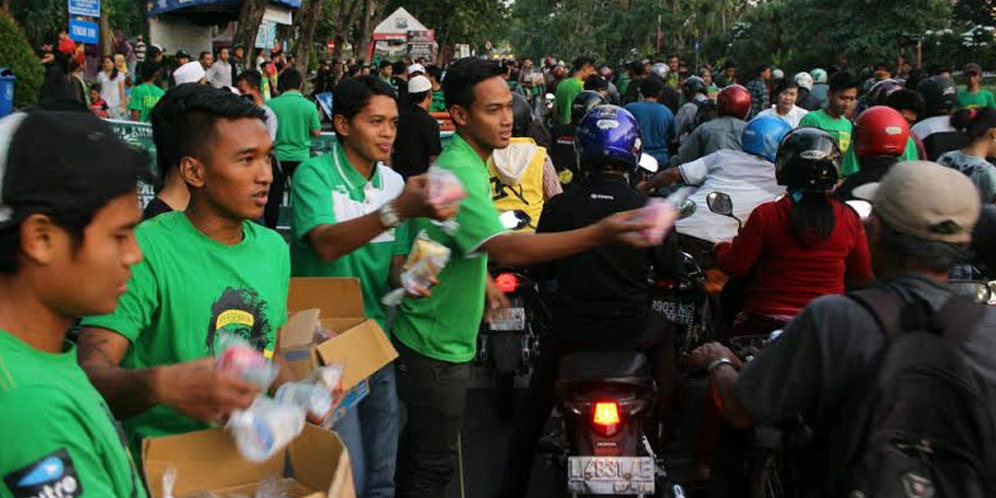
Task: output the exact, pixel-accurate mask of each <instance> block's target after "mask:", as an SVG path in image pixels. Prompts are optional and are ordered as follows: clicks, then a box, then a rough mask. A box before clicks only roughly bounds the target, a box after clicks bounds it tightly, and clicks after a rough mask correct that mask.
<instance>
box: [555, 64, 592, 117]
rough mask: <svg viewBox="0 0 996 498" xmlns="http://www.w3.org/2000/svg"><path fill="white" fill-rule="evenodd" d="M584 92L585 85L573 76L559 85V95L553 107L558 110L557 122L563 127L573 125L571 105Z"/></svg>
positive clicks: (556, 96) (557, 94)
mask: <svg viewBox="0 0 996 498" xmlns="http://www.w3.org/2000/svg"><path fill="white" fill-rule="evenodd" d="M582 91H584V83H583V82H581V80H579V79H577V78H575V77H573V76H571V77H570V78H567V79H565V80H564V81H561V82H560V83H558V84H557V93H556V94H555V95H554V97H553V106H554V107H556V108H557V122H558V123H560V124H562V125H567V124H570V123H571V105H572V104H574V98H575V97H577V96H578V94H580V93H581V92H582Z"/></svg>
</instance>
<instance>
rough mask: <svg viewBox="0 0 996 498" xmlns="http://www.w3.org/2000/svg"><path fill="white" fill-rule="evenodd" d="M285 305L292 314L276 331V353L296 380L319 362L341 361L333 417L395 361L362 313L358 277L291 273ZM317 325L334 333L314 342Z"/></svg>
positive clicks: (391, 348) (390, 349) (386, 343)
mask: <svg viewBox="0 0 996 498" xmlns="http://www.w3.org/2000/svg"><path fill="white" fill-rule="evenodd" d="M287 310H288V312H289V313H290V314H291V316H290V319H289V320H288V321H287V324H286V325H284V327H283V328H282V329H280V332H279V334H278V336H277V354H278V355H280V356H281V357H282V358H283V359H284V360H285V361H286V362H287V365H288V366H289V368H290V370H291V372H292V373H293V374H294V377H295V378H296V379H298V380H301V379H305V378H307V377H308V376H309V375H311V372H312V371H313V370H314V369H316V368H318V367H321V366H324V365H332V364H335V363H342V364H343V365H345V371H344V372H343V380H342V388H343V390H345V391H346V395H345V396H344V398H343V401H342V402H340V404H339V405H338V406H337V407H336V410H335V414H334V416H333V421H334V419H335V418H337V417H338V416H341V415H342V414H344V413H345V411H347V410H349V409H350V408H352V406H355V405H356V403H359V401H360V400H362V399H363V397H364V396H365V395H366V393H367V391H368V386H367V384H366V379H367V378H368V377H370V376H371V375H373V374H374V373H375V372H377V370H380V369H381V368H382V367H384V366H385V365H387V364H389V363H390V362H392V361H394V359H395V358H397V357H398V352H397V351H395V349H394V346H392V345H391V341H389V340H388V339H387V335H386V334H384V331H383V330H382V329H381V328H380V326H379V325H377V322H375V321H373V320H370V319H368V318H366V316H365V312H364V310H363V294H362V293H361V291H360V281H359V280H357V279H355V278H338V277H306V278H292V279H291V283H290V295H289V296H288V298H287ZM317 325H321V326H322V327H325V328H326V329H329V330H331V331H332V332H335V333H337V335H336V336H335V337H332V338H331V339H329V340H327V341H325V342H323V343H321V344H317V345H316V344H313V343H312V342H313V337H314V333H315V327H316V326H317Z"/></svg>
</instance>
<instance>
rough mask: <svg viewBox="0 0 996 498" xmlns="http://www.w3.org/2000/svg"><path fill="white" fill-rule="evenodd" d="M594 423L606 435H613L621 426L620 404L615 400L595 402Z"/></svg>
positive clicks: (592, 418) (592, 419)
mask: <svg viewBox="0 0 996 498" xmlns="http://www.w3.org/2000/svg"><path fill="white" fill-rule="evenodd" d="M591 421H592V424H594V426H595V429H597V430H598V432H601V433H602V434H603V435H605V436H611V435H613V434H615V433H616V430H618V428H619V405H618V404H617V403H616V402H615V401H601V402H598V403H595V409H594V410H593V411H592V417H591Z"/></svg>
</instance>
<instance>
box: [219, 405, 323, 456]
mask: <svg viewBox="0 0 996 498" xmlns="http://www.w3.org/2000/svg"><path fill="white" fill-rule="evenodd" d="M304 419H305V413H304V410H303V409H302V408H300V407H299V406H297V405H295V404H287V403H279V402H277V401H274V400H272V399H269V398H266V397H263V396H257V397H256V400H255V401H253V404H252V406H250V407H249V409H248V410H236V411H234V412H232V416H231V417H230V418H229V419H228V423H227V424H225V429H227V430H228V431H229V432H230V433H231V434H232V437H233V438H234V439H235V446H236V448H238V450H239V453H241V454H242V456H243V457H244V458H245V459H246V460H249V461H251V462H264V461H266V460H267V459H269V458H270V457H272V456H273V455H275V454H276V453H277V452H279V451H280V450H283V449H284V448H285V447H286V446H287V445H288V444H290V443H291V441H293V440H294V438H295V437H297V435H298V434H300V433H301V431H302V430H304Z"/></svg>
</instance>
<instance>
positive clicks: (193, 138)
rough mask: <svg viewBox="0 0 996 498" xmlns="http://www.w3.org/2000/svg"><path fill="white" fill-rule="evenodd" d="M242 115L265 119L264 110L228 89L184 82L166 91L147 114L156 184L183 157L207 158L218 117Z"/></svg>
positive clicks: (163, 178)
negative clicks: (157, 177)
mask: <svg viewBox="0 0 996 498" xmlns="http://www.w3.org/2000/svg"><path fill="white" fill-rule="evenodd" d="M245 118H250V119H259V120H260V121H264V122H265V121H266V113H264V112H263V110H262V109H260V108H259V107H256V106H255V105H253V103H252V102H251V101H247V100H245V99H243V98H241V97H239V96H238V95H235V94H233V93H232V92H231V91H229V90H228V89H221V88H213V87H211V86H210V85H199V84H196V83H186V84H183V85H180V86H178V87H176V88H174V89H172V90H170V91H169V92H166V95H164V96H163V98H162V99H160V100H159V103H157V104H156V106H155V107H154V108H152V113H151V114H150V115H149V120H150V121H151V122H152V140H153V141H154V142H155V144H156V165H157V166H158V168H159V174H160V185H158V187H160V188H161V187H162V184H163V183H165V179H166V175H167V174H168V173H169V172H170V171H171V170H173V169H174V168H176V167H177V166H179V164H180V160H181V159H183V158H184V157H194V158H197V159H200V160H201V161H204V162H207V159H209V158H210V157H209V145H210V144H211V143H212V142H213V141H214V139H215V123H216V122H217V121H218V120H221V119H232V120H234V119H245Z"/></svg>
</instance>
